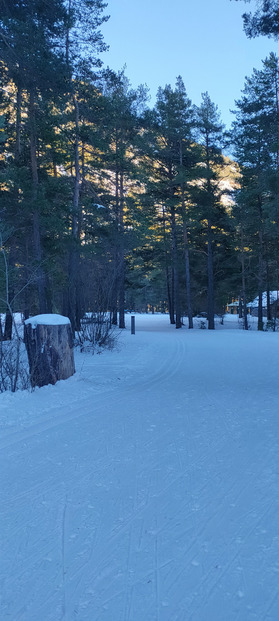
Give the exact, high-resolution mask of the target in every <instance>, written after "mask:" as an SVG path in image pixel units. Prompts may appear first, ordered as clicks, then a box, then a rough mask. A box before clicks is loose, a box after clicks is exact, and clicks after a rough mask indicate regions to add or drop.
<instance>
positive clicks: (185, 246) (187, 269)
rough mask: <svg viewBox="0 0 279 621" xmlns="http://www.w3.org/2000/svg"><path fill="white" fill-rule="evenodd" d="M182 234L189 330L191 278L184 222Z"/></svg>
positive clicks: (191, 326)
mask: <svg viewBox="0 0 279 621" xmlns="http://www.w3.org/2000/svg"><path fill="white" fill-rule="evenodd" d="M183 234H184V255H185V274H186V299H187V312H188V322H189V326H188V327H189V329H192V328H193V309H192V296H191V276H190V258H189V241H188V229H187V225H186V222H183Z"/></svg>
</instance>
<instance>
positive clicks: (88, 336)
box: [76, 312, 117, 354]
mask: <svg viewBox="0 0 279 621" xmlns="http://www.w3.org/2000/svg"><path fill="white" fill-rule="evenodd" d="M116 340H117V333H116V330H115V326H112V324H111V319H110V316H109V314H108V313H105V312H97V313H86V315H85V317H84V318H83V320H82V322H81V328H80V330H79V332H77V333H76V345H77V346H78V347H79V349H80V351H81V352H84V351H91V352H92V353H93V354H94V353H95V352H96V351H98V350H99V351H100V348H102V347H103V348H106V349H113V348H114V347H115V344H116Z"/></svg>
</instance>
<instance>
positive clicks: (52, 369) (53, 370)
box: [24, 314, 75, 387]
mask: <svg viewBox="0 0 279 621" xmlns="http://www.w3.org/2000/svg"><path fill="white" fill-rule="evenodd" d="M24 341H25V345H26V349H27V355H28V362H29V370H30V380H31V385H32V386H33V387H35V386H40V387H41V386H45V385H46V384H55V383H56V382H57V381H58V380H61V379H67V378H68V377H70V376H71V375H73V374H74V373H75V363H74V354H73V337H72V330H71V324H70V320H69V319H68V318H67V317H62V315H54V314H53V315H36V316H35V317H30V319H27V320H26V321H25V325H24Z"/></svg>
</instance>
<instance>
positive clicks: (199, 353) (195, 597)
mask: <svg viewBox="0 0 279 621" xmlns="http://www.w3.org/2000/svg"><path fill="white" fill-rule="evenodd" d="M128 322H129V317H128ZM236 325H237V324H236V323H235V319H234V318H233V319H232V318H227V319H226V320H225V325H224V326H218V330H216V331H214V332H212V331H207V330H199V329H197V330H193V331H189V330H187V329H186V328H183V329H182V330H175V329H174V328H173V327H171V326H170V325H169V323H168V317H167V316H156V315H155V316H145V315H141V316H136V334H135V335H131V334H130V331H129V325H128V329H127V330H126V331H123V332H122V333H121V335H120V338H119V344H118V349H117V351H113V352H105V353H104V354H102V355H100V356H99V355H95V356H91V355H90V354H86V355H85V354H83V355H81V354H79V355H77V356H76V367H77V373H76V374H75V375H74V376H73V377H72V378H70V379H69V380H67V381H64V382H63V381H62V382H59V383H57V384H56V386H47V387H44V388H41V389H38V390H35V392H33V393H28V392H18V393H16V394H8V393H5V394H2V395H0V411H1V417H0V418H1V440H0V449H1V458H0V459H1V464H0V467H1V503H0V533H1V534H0V536H1V542H0V549H1V562H0V594H1V611H0V619H1V621H40V620H42V621H278V619H279V520H278V515H279V457H278V456H279V442H278V439H279V437H278V436H279V433H278V430H279V425H278V418H279V416H278V414H279V407H278V402H279V388H278V386H279V380H278V378H279V333H278V332H276V333H270V332H266V333H258V332H256V331H250V330H249V331H248V332H244V331H243V330H238V329H228V327H230V328H232V327H233V326H236Z"/></svg>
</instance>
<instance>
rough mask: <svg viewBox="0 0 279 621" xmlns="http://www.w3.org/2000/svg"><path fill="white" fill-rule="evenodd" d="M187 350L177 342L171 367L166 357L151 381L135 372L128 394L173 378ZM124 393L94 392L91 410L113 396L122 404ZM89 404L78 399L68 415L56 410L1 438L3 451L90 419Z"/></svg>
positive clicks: (108, 400) (96, 408)
mask: <svg viewBox="0 0 279 621" xmlns="http://www.w3.org/2000/svg"><path fill="white" fill-rule="evenodd" d="M170 344H171V345H173V341H171V343H170ZM168 345H169V344H168ZM184 351H185V343H183V342H181V341H180V340H177V341H176V342H175V348H174V352H173V355H172V357H171V364H170V361H169V359H168V357H166V358H165V357H164V359H163V363H162V364H161V365H160V367H159V369H156V370H155V371H154V372H153V373H151V375H150V376H149V377H148V379H143V380H142V379H141V378H140V376H138V375H137V374H136V373H135V376H134V378H133V379H134V383H133V385H132V386H131V380H129V382H130V383H129V385H128V386H125V388H124V390H125V393H131V392H134V391H135V390H136V389H138V388H140V387H141V389H149V388H153V386H154V384H156V385H160V384H162V383H164V382H165V381H166V380H167V379H171V378H172V377H173V375H174V374H175V373H176V371H177V369H178V367H179V366H180V362H181V355H182V354H183V353H184ZM169 353H170V352H169V349H168V355H169ZM151 369H152V367H151ZM122 391H123V386H117V387H115V389H113V388H111V389H110V391H109V392H107V393H106V394H105V395H104V394H101V395H100V394H98V395H97V396H96V395H94V393H93V392H92V398H94V399H95V400H94V405H93V406H92V404H91V405H90V406H89V407H90V409H91V411H92V410H93V412H94V414H95V412H97V411H99V410H100V408H103V407H104V401H105V402H110V401H111V398H112V397H113V402H114V403H116V404H118V403H119V402H120V401H121V400H122V398H123V394H122ZM115 393H117V397H116V399H115ZM88 401H89V397H88V396H87V397H85V398H81V399H80V398H78V399H77V400H76V401H74V403H71V404H69V405H68V407H69V410H68V411H67V413H66V414H59V412H60V410H61V405H60V406H57V407H55V408H52V412H53V414H52V416H51V417H47V418H45V419H44V421H41V422H39V423H35V424H32V425H30V427H28V429H26V430H22V431H18V432H13V433H11V434H7V435H5V436H4V438H2V439H0V449H5V448H9V447H11V446H13V445H14V444H17V443H18V442H24V441H25V440H28V439H30V438H32V437H33V436H36V435H38V434H40V433H43V432H45V431H50V430H52V429H55V428H56V427H60V425H63V424H64V423H68V422H70V421H72V420H75V419H78V418H80V417H84V416H86V414H88V412H87V411H86V409H85V410H83V407H84V406H85V405H87V404H88ZM77 408H78V410H79V411H78V412H77ZM54 414H55V418H54Z"/></svg>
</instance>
